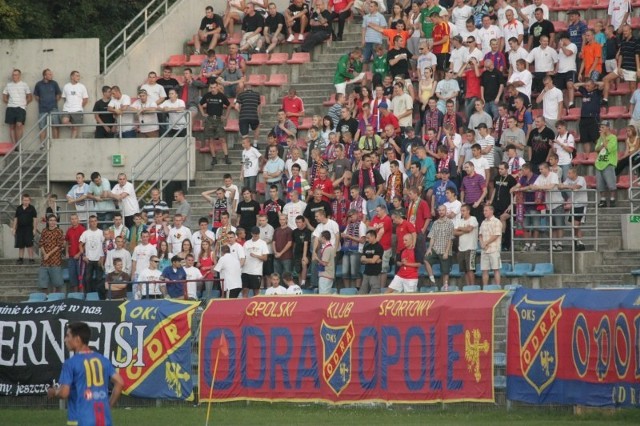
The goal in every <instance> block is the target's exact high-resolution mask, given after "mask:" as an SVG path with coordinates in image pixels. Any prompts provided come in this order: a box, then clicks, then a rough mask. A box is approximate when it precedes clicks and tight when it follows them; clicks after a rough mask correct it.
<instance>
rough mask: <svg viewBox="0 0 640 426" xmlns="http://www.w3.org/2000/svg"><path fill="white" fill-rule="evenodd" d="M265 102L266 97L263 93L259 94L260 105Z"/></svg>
mask: <svg viewBox="0 0 640 426" xmlns="http://www.w3.org/2000/svg"><path fill="white" fill-rule="evenodd" d="M266 104H267V97H266V96H265V95H262V96H260V106H264V105H266Z"/></svg>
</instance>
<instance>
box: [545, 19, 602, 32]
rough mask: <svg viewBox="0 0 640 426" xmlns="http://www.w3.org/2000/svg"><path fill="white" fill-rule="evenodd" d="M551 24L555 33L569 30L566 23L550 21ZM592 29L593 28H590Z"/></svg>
mask: <svg viewBox="0 0 640 426" xmlns="http://www.w3.org/2000/svg"><path fill="white" fill-rule="evenodd" d="M551 22H552V23H553V28H554V29H555V30H556V31H555V32H556V33H559V32H565V31H567V29H568V28H569V23H568V22H567V21H551ZM592 28H593V27H592Z"/></svg>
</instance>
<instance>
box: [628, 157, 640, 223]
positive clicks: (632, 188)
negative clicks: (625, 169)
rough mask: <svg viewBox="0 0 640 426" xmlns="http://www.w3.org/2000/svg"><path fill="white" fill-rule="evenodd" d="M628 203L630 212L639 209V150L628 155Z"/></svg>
mask: <svg viewBox="0 0 640 426" xmlns="http://www.w3.org/2000/svg"><path fill="white" fill-rule="evenodd" d="M634 159H635V160H634ZM634 161H635V162H636V164H633V162H634ZM629 204H630V205H631V214H635V213H636V212H638V211H640V151H636V152H635V154H633V155H630V156H629Z"/></svg>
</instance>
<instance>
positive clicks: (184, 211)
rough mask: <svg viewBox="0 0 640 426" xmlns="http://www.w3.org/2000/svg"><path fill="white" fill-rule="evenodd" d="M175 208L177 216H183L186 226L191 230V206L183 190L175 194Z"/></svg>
mask: <svg viewBox="0 0 640 426" xmlns="http://www.w3.org/2000/svg"><path fill="white" fill-rule="evenodd" d="M173 202H174V206H173V207H174V208H175V209H176V213H175V214H176V215H182V219H183V221H184V226H186V227H187V228H191V204H189V202H188V201H187V199H186V197H185V196H184V191H182V190H181V189H179V190H177V191H175V192H174V193H173Z"/></svg>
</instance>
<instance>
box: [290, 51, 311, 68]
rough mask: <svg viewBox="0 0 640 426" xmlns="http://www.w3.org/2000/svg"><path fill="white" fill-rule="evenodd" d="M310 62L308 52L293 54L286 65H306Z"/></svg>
mask: <svg viewBox="0 0 640 426" xmlns="http://www.w3.org/2000/svg"><path fill="white" fill-rule="evenodd" d="M309 62H311V54H310V53H309V52H294V53H293V55H291V59H289V60H288V61H287V64H291V65H293V64H306V63H309Z"/></svg>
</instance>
